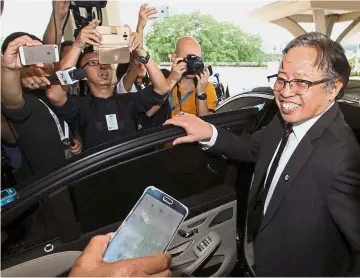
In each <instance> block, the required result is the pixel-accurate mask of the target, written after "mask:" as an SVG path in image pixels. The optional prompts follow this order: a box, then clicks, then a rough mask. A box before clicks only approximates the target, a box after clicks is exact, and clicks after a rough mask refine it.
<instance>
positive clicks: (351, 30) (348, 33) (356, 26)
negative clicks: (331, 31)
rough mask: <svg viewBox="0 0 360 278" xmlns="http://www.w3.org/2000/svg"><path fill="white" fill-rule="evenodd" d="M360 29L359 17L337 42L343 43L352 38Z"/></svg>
mask: <svg viewBox="0 0 360 278" xmlns="http://www.w3.org/2000/svg"><path fill="white" fill-rule="evenodd" d="M358 29H360V16H359V17H357V18H356V19H355V20H354V21H353V22H351V24H350V25H349V26H348V27H347V28H346V29H345V30H344V31H343V32H342V33H341V34H340V36H339V37H338V38H337V40H336V41H337V42H338V43H341V41H343V40H344V39H345V38H346V37H351V36H352V35H354V33H355V32H358Z"/></svg>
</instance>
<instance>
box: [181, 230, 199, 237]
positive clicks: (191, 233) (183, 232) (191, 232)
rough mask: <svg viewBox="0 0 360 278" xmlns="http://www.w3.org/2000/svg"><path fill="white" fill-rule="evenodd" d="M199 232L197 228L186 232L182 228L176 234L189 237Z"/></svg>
mask: <svg viewBox="0 0 360 278" xmlns="http://www.w3.org/2000/svg"><path fill="white" fill-rule="evenodd" d="M198 232H199V230H198V229H197V228H195V229H192V230H190V231H188V232H186V231H184V230H178V235H179V236H181V237H183V238H190V237H192V236H193V235H195V234H197V233H198Z"/></svg>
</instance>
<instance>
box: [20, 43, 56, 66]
mask: <svg viewBox="0 0 360 278" xmlns="http://www.w3.org/2000/svg"><path fill="white" fill-rule="evenodd" d="M19 55H20V62H21V64H22V65H23V66H29V65H36V64H39V63H56V62H59V50H58V47H57V45H55V44H45V45H36V46H20V47H19Z"/></svg>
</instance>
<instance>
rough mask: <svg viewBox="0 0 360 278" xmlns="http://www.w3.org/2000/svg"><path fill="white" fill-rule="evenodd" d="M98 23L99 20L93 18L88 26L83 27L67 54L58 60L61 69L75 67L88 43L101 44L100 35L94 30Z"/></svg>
mask: <svg viewBox="0 0 360 278" xmlns="http://www.w3.org/2000/svg"><path fill="white" fill-rule="evenodd" d="M98 25H99V21H97V20H94V21H93V22H91V23H90V24H89V25H88V26H86V27H84V28H83V29H82V30H81V32H80V33H79V35H78V36H77V38H76V40H75V41H74V43H73V45H72V46H71V48H70V50H69V52H68V53H67V55H65V56H64V58H63V59H61V61H60V68H61V69H68V68H71V67H76V64H77V62H78V59H79V57H80V54H81V52H82V51H83V50H84V49H85V47H86V46H89V45H97V46H98V45H100V44H101V35H100V33H99V32H98V31H97V30H96V27H97V26H98Z"/></svg>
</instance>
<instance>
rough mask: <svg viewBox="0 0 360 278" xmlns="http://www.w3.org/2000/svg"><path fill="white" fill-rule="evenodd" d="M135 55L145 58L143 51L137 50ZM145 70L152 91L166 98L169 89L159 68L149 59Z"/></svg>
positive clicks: (145, 53)
mask: <svg viewBox="0 0 360 278" xmlns="http://www.w3.org/2000/svg"><path fill="white" fill-rule="evenodd" d="M137 54H138V55H139V56H146V55H147V52H146V51H145V50H144V49H138V50H137ZM145 68H146V70H147V72H148V74H149V77H150V79H151V81H152V83H153V88H154V91H155V92H156V93H158V94H159V95H163V96H166V94H168V93H169V91H170V87H169V84H168V82H167V80H166V78H165V76H164V75H163V73H162V72H161V70H160V69H159V67H158V66H157V65H156V63H155V62H154V60H152V59H150V60H149V62H148V63H147V64H145Z"/></svg>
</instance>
